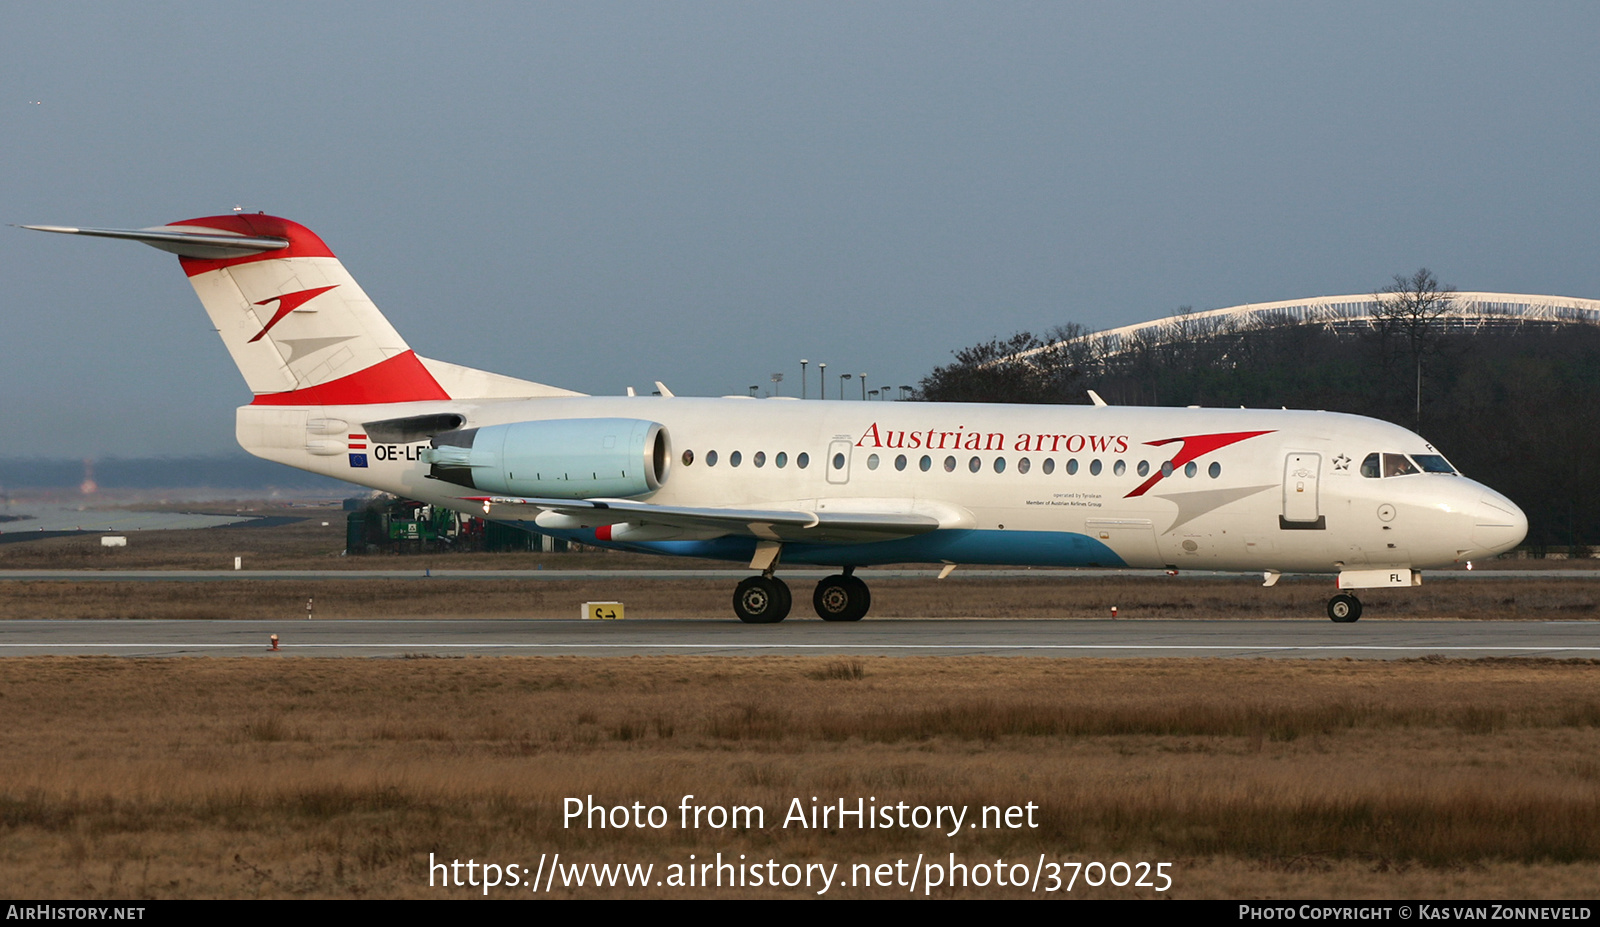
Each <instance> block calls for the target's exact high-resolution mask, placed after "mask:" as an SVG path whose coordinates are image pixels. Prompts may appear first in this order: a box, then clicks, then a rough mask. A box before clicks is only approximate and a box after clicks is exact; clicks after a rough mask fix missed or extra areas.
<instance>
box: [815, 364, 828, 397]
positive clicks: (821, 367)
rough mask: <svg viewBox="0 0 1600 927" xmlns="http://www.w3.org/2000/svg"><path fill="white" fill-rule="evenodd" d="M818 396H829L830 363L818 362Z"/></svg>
mask: <svg viewBox="0 0 1600 927" xmlns="http://www.w3.org/2000/svg"><path fill="white" fill-rule="evenodd" d="M817 398H818V399H827V398H828V365H827V364H822V363H819V364H817Z"/></svg>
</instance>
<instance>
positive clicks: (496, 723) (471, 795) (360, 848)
mask: <svg viewBox="0 0 1600 927" xmlns="http://www.w3.org/2000/svg"><path fill="white" fill-rule="evenodd" d="M300 514H304V511H303V510H301V511H300ZM329 514H335V515H336V513H329ZM322 520H331V521H334V525H331V526H330V527H328V528H323V527H321V525H320V522H321V521H322ZM338 524H339V521H338V519H337V517H335V518H331V519H330V518H328V517H327V515H324V514H320V513H319V514H315V515H313V516H312V518H311V519H310V520H309V521H308V522H300V523H298V524H295V525H286V526H280V527H276V528H231V529H207V530H205V531H191V532H178V531H173V532H151V533H147V534H141V535H135V536H133V537H132V539H131V542H130V547H128V548H127V549H125V550H110V551H107V550H104V549H102V548H100V547H98V542H97V541H96V540H95V539H94V538H92V537H91V538H58V539H54V540H45V541H37V542H30V543H20V544H3V545H0V569H18V568H40V567H56V568H60V567H77V568H95V567H111V568H118V569H128V568H141V567H147V568H157V567H159V568H169V569H170V568H188V569H197V568H198V569H225V568H226V567H227V566H231V561H232V557H233V556H235V555H242V556H245V557H246V564H247V566H249V567H251V568H256V569H264V568H274V567H276V568H283V569H289V568H297V569H305V568H312V569H329V568H343V567H346V566H348V567H358V568H385V569H395V568H401V569H420V567H421V566H422V565H423V564H424V563H425V562H427V558H400V557H363V558H355V557H339V556H337V549H338V548H339V547H341V546H342V543H343V536H342V530H340V529H339V528H338ZM219 561H221V562H219ZM540 563H543V564H545V565H546V568H547V569H559V568H579V567H582V568H592V567H594V566H598V565H613V566H649V567H653V568H654V567H662V566H668V565H671V564H674V563H679V564H680V565H684V566H691V567H692V566H704V565H706V564H700V563H698V562H692V561H682V562H679V561H671V560H656V559H653V558H642V557H641V558H633V557H626V556H621V555H607V554H590V555H578V556H572V555H537V554H518V555H478V556H466V555H455V556H446V555H439V556H438V557H436V558H432V560H431V565H432V566H433V567H434V568H435V569H446V568H450V569H461V568H479V567H482V568H491V569H492V568H499V567H505V568H515V569H531V568H534V566H536V565H537V564H540ZM1041 574H1042V575H1041V576H1040V577H1038V578H1037V579H1027V580H1023V581H1015V582H1010V581H1008V582H1006V583H1003V584H1002V583H995V582H985V581H977V580H971V579H962V578H961V573H960V572H958V573H956V574H955V576H953V577H952V578H950V579H948V580H944V581H942V582H935V581H933V580H931V579H929V580H915V581H913V580H895V581H890V580H878V581H874V583H873V590H874V610H873V617H874V618H893V617H897V616H899V617H1013V618H1014V617H1035V618H1056V617H1098V616H1104V615H1105V614H1106V613H1107V612H1108V611H1109V608H1110V606H1112V605H1117V606H1118V607H1119V610H1120V613H1121V616H1122V617H1124V618H1129V619H1138V618H1182V617H1196V618H1200V617H1216V616H1219V615H1220V616H1229V617H1240V616H1255V617H1263V618H1270V617H1308V616H1316V615H1320V614H1321V608H1322V603H1323V601H1324V600H1325V599H1326V597H1327V595H1328V588H1327V584H1326V583H1324V582H1307V583H1296V582H1290V581H1285V582H1284V583H1282V584H1280V585H1279V586H1278V587H1276V588H1273V589H1262V588H1260V586H1259V585H1257V584H1255V583H1252V582H1246V581H1237V580H1204V581H1198V580H1190V579H1187V578H1180V579H1178V580H1168V579H1166V578H1164V577H1156V578H1147V577H1146V578H1128V579H1104V578H1092V577H1075V576H1073V575H1072V574H1071V573H1070V572H1068V573H1064V574H1063V573H1057V574H1055V575H1048V574H1047V573H1046V571H1041ZM730 585H731V584H730V583H728V582H725V581H708V580H701V579H685V580H678V581H651V582H639V581H631V580H630V581H629V582H628V585H627V587H626V590H625V594H624V595H623V596H622V597H624V598H625V599H626V601H627V602H628V606H629V614H630V615H634V616H638V617H704V616H715V617H724V616H725V614H726V612H727V609H728V603H727V600H728V597H729V587H730ZM801 588H802V587H800V586H796V589H801ZM616 592H617V584H616V583H615V582H611V583H607V582H600V581H594V582H549V581H527V582H519V581H508V580H498V579H494V580H481V581H469V580H445V579H417V580H407V581H400V582H383V581H374V580H360V579H332V580H317V581H309V582H305V583H300V582H290V581H246V580H231V579H229V580H219V581H216V582H206V583H163V582H150V583H143V582H85V583H62V582H27V583H22V582H5V583H0V618H40V617H47V618H58V619H73V618H124V619H141V618H170V617H191V618H230V617H237V618H272V617H303V615H304V604H305V599H306V597H307V596H308V595H314V596H315V597H316V614H317V617H319V618H361V617H379V616H384V617H393V616H403V615H415V616H429V617H440V616H446V615H452V614H460V615H470V616H474V617H517V616H522V617H534V618H539V617H557V618H570V617H572V616H573V613H574V611H575V609H576V606H577V603H579V602H582V601H584V600H585V599H586V598H612V597H617V596H616V595H615V593H616ZM797 598H801V597H799V596H797ZM1363 600H1364V601H1365V602H1366V603H1367V606H1368V609H1369V614H1371V615H1374V616H1378V615H1381V616H1383V617H1385V618H1391V617H1426V618H1434V617H1457V618H1464V619H1504V618H1523V619H1538V618H1593V617H1594V612H1595V608H1596V595H1595V586H1594V584H1592V583H1589V582H1586V581H1582V580H1570V581H1569V580H1540V581H1531V580H1527V579H1517V578H1516V577H1515V575H1514V574H1508V575H1506V576H1503V577H1497V578H1495V579H1494V580H1488V581H1485V580H1481V579H1474V580H1472V581H1470V582H1464V581H1463V582H1433V583H1429V584H1428V585H1425V586H1424V587H1422V588H1421V589H1415V590H1401V591H1399V592H1395V593H1384V592H1378V591H1374V592H1373V593H1371V594H1368V595H1364V596H1363ZM799 614H800V612H799V611H797V616H798V615H799ZM0 717H4V719H5V723H4V724H3V725H0V892H3V893H4V894H6V895H7V896H9V897H24V896H31V897H59V898H85V899H88V898H170V897H222V898H249V897H273V898H279V897H330V898H376V897H381V898H441V897H472V896H480V895H481V889H469V888H443V887H438V886H434V887H430V886H429V884H428V879H429V869H428V865H427V863H428V859H429V854H434V855H435V856H436V857H438V858H441V859H444V860H451V859H455V858H460V859H461V860H463V861H465V860H467V859H469V858H471V859H473V860H475V861H476V862H478V863H484V862H491V863H496V864H498V865H501V866H505V865H508V864H512V863H515V864H517V865H519V866H526V867H529V868H530V869H532V868H535V867H537V866H538V865H539V863H540V860H541V855H542V854H543V855H549V854H554V853H556V852H560V853H561V854H562V863H563V865H569V864H587V863H642V864H651V865H654V866H655V867H656V869H655V870H654V873H655V875H654V876H653V877H652V880H651V881H652V883H653V882H654V881H663V880H664V879H665V878H666V870H665V868H664V867H668V866H671V865H674V864H676V865H678V866H680V867H681V866H682V865H684V864H686V863H688V862H689V861H690V860H689V857H690V855H691V854H693V855H694V856H695V858H696V859H695V861H696V862H704V861H705V860H706V859H707V857H708V856H709V857H713V858H714V857H715V854H716V853H718V852H721V853H722V854H723V858H724V859H725V860H727V859H737V857H738V856H739V855H740V854H744V855H745V857H746V862H754V861H759V862H762V863H765V861H767V860H769V859H771V860H776V861H777V864H778V865H779V866H782V865H784V864H791V863H792V864H797V865H804V864H819V863H820V864H830V863H837V864H839V870H838V871H837V875H836V876H835V878H836V884H835V885H834V886H833V888H831V889H830V890H829V892H828V895H829V896H830V897H838V896H843V897H863V896H865V897H903V896H908V895H909V892H908V890H907V888H905V887H875V888H867V887H853V886H851V885H850V884H849V880H850V878H851V875H852V872H853V870H852V866H853V865H855V864H871V865H874V866H876V865H881V864H892V863H894V862H896V861H897V860H902V859H903V860H905V861H906V862H907V863H910V862H911V861H913V860H915V859H916V858H917V856H918V855H919V854H924V855H925V856H926V857H927V858H928V859H938V860H940V861H947V860H948V857H949V854H950V853H955V854H956V856H957V861H958V862H964V863H969V864H975V863H981V862H987V863H989V864H991V865H992V863H993V862H994V861H995V860H997V859H1004V860H1005V861H1006V863H1007V864H1008V865H1011V864H1014V863H1018V862H1026V863H1028V864H1029V865H1030V866H1034V865H1036V864H1037V862H1038V860H1039V859H1040V857H1041V855H1043V857H1044V859H1045V860H1046V861H1079V862H1087V861H1092V860H1097V861H1101V862H1104V863H1111V862H1114V861H1117V860H1123V861H1130V862H1137V861H1149V862H1169V863H1171V864H1172V865H1171V866H1170V867H1168V871H1169V872H1170V873H1171V875H1172V877H1173V886H1172V889H1171V890H1170V891H1169V892H1165V893H1161V892H1156V891H1154V890H1153V889H1151V888H1148V887H1147V888H1138V887H1133V886H1128V887H1120V888H1119V887H1114V886H1109V885H1108V886H1102V887H1099V888H1093V887H1088V886H1086V885H1084V884H1083V883H1082V882H1081V881H1080V882H1079V883H1078V884H1077V885H1076V886H1075V888H1074V889H1073V891H1072V893H1071V894H1072V896H1074V897H1112V898H1132V897H1160V896H1162V895H1166V896H1170V897H1183V898H1306V897H1321V898H1393V897H1415V898H1430V899H1443V898H1484V897H1497V898H1541V899H1543V898H1592V897H1594V896H1595V895H1596V894H1597V893H1600V865H1597V864H1600V665H1596V664H1595V663H1591V662H1582V661H1565V662H1560V661H1538V660H1479V661H1443V660H1420V661H1350V660H1328V661H1303V662H1295V661H1278V660H1273V661H1246V660H1236V661H1207V660H1167V661H1156V660H1081V659H1074V660H1057V659H991V658H954V659H933V658H860V659H826V658H817V659H806V658H694V657H682V658H666V657H663V658H613V659H598V658H479V659H409V660H408V659H398V660H317V659H299V658H285V659H282V660H271V661H265V660H227V659H171V660H131V659H116V658H66V657H63V658H13V659H5V660H0ZM691 794H692V795H694V796H695V799H694V802H695V803H697V804H704V805H746V806H759V807H761V808H763V809H764V811H765V813H766V820H765V822H764V825H765V826H761V827H745V828H741V829H720V830H718V829H712V828H710V827H703V828H700V829H698V830H697V829H692V828H683V827H679V826H677V819H676V814H677V811H676V809H677V808H678V805H679V803H680V802H681V801H682V799H683V796H685V795H691ZM590 795H592V796H594V800H595V801H596V802H598V803H601V804H604V805H618V804H625V805H632V804H633V803H634V802H641V803H643V805H645V806H649V805H661V806H663V807H664V808H667V809H671V810H672V814H673V820H672V823H671V824H670V825H669V826H666V827H663V828H661V829H659V830H657V829H650V828H644V829H639V828H624V829H612V828H605V829H592V830H591V829H581V828H577V829H575V828H567V827H563V819H562V807H563V806H562V803H563V800H564V799H566V798H568V797H578V798H582V797H584V796H590ZM813 797H815V798H816V799H818V800H819V802H822V803H828V802H837V801H838V800H839V799H841V798H842V799H846V800H847V801H849V802H852V803H853V802H854V801H855V800H857V799H861V798H867V799H875V800H876V801H877V803H878V804H879V805H886V804H894V803H897V802H902V801H903V802H905V803H907V804H909V805H953V806H959V807H966V808H969V809H971V814H972V816H974V817H975V816H976V815H977V814H978V813H979V811H978V809H979V808H981V807H982V806H996V807H1010V806H1021V805H1024V804H1026V803H1028V802H1032V803H1033V804H1035V805H1037V807H1038V811H1037V815H1038V816H1037V826H1035V827H1022V828H1018V829H1006V828H991V829H984V830H968V831H962V832H960V833H959V834H957V835H956V836H954V837H946V836H944V835H943V834H942V833H936V832H934V831H932V830H926V831H924V830H903V829H884V830H866V831H858V830H856V829H854V828H848V827H847V828H843V829H840V828H837V827H836V828H832V829H829V830H811V829H801V828H798V827H784V826H782V820H783V815H784V811H785V810H786V808H787V807H788V803H789V802H790V801H791V800H792V799H795V798H799V799H800V800H801V801H802V802H803V803H809V802H810V801H811V800H812V798H813ZM814 890H815V889H814V888H813V889H811V890H807V889H805V888H778V889H770V888H752V887H748V886H747V887H744V888H720V889H719V888H711V889H706V888H678V887H673V886H670V885H663V886H659V887H658V886H656V885H654V884H650V885H648V886H646V887H643V888H627V887H614V888H604V889H602V888H596V887H594V886H593V885H592V884H591V885H589V886H587V887H584V888H581V889H579V888H569V889H565V890H563V889H562V888H561V886H560V884H559V883H557V884H556V885H555V887H554V891H553V892H552V894H554V895H556V896H560V897H574V898H590V897H647V896H648V897H689V896H710V897H806V896H808V895H809V893H810V891H814ZM920 893H921V892H919V894H920ZM490 894H491V897H518V896H522V895H529V896H531V895H532V893H531V892H529V891H528V889H527V888H526V887H521V888H517V889H512V888H509V887H501V888H497V889H495V890H493V891H491V893H490ZM932 894H933V896H934V897H969V898H988V897H1015V896H1020V895H1027V894H1028V893H1027V892H1026V891H1025V890H1022V889H1017V888H1010V887H999V886H997V885H995V884H993V883H992V882H991V883H990V884H988V885H986V886H983V887H976V886H968V887H966V888H958V889H951V888H948V887H944V888H936V889H933V890H932Z"/></svg>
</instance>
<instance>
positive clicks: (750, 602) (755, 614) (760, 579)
mask: <svg viewBox="0 0 1600 927" xmlns="http://www.w3.org/2000/svg"><path fill="white" fill-rule="evenodd" d="M793 604H794V597H793V596H792V595H790V593H789V584H788V583H785V582H784V581H783V580H781V579H778V578H777V577H775V576H765V575H763V576H752V577H750V578H748V579H746V580H744V581H743V582H741V583H739V585H738V587H737V588H735V589H734V590H733V611H734V614H736V615H738V616H739V620H740V621H743V622H744V623H745V624H777V623H778V622H780V621H782V620H783V619H784V618H787V617H788V616H789V607H790V606H791V605H793Z"/></svg>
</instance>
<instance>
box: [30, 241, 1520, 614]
mask: <svg viewBox="0 0 1600 927" xmlns="http://www.w3.org/2000/svg"><path fill="white" fill-rule="evenodd" d="M27 228H33V229H38V230H40V231H47V232H65V233H69V234H76V235H93V236H101V237H109V238H125V239H131V240H134V241H142V242H144V243H146V244H149V245H152V246H154V247H156V248H160V249H162V250H165V251H170V252H173V253H175V254H177V255H178V256H179V259H180V263H181V264H182V266H183V270H184V272H185V273H186V274H187V275H188V277H189V282H190V283H192V284H193V285H194V288H195V292H196V293H198V294H199V296H200V301H201V302H202V303H203V304H204V305H205V308H206V311H207V312H208V313H210V315H211V319H212V321H213V322H214V323H215V325H216V328H217V330H218V331H219V332H220V333H221V335H222V340H223V342H224V343H225V344H226V345H227V347H228V350H229V351H230V352H232V354H233V359H234V361H235V362H236V363H237V364H238V366H239V370H240V371H241V372H242V373H243V374H244V378H245V381H246V383H247V384H248V385H249V387H250V391H251V392H252V393H254V394H255V398H254V399H253V400H252V401H251V402H250V404H249V405H246V406H242V407H240V409H239V411H238V439H239V443H240V445H242V446H243V447H244V449H245V450H247V451H249V452H250V453H252V454H255V455H256V456H258V457H264V458H266V459H268V460H275V461H278V462H280V463H285V464H288V465H289V466H292V467H299V468H301V469H303V470H309V471H312V472H314V473H321V474H325V475H327V476H332V477H337V478H339V479H342V480H348V481H350V482H353V483H359V484H362V485H364V486H371V487H375V488H378V489H382V490H385V491H387V492H391V493H395V494H397V495H400V496H404V497H408V498H411V499H417V500H421V501H424V502H428V503H431V504H434V505H442V506H446V507H448V508H452V509H455V510H457V511H462V512H473V513H476V514H484V515H486V516H488V517H490V518H493V519H495V520H498V521H503V522H509V523H513V524H516V525H518V526H520V527H523V528H526V529H527V530H529V531H535V532H539V533H542V534H548V535H553V536H556V537H561V538H568V539H571V540H576V541H581V542H583V543H586V544H596V545H600V546H603V547H613V548H620V549H626V550H637V551H647V552H651V553H657V554H668V555H676V556H686V557H708V558H714V559H722V560H737V561H740V562H746V563H748V564H749V566H750V569H751V570H754V571H756V573H755V575H752V576H750V577H749V578H747V579H745V580H744V581H743V582H741V583H739V585H738V588H737V590H736V591H735V593H734V598H733V607H734V611H735V612H736V613H737V614H738V616H739V618H740V620H742V621H746V622H753V623H767V622H775V621H782V620H783V618H784V617H785V616H787V615H788V613H789V609H790V592H789V587H788V586H787V585H786V584H785V583H784V582H783V581H782V580H780V579H779V578H778V577H777V575H776V572H777V570H778V568H779V565H780V562H781V563H782V564H783V565H790V564H821V565H828V566H836V567H839V568H840V572H839V573H837V574H835V575H832V576H829V577H827V578H826V579H823V580H822V581H821V582H819V583H818V584H817V586H816V590H815V592H814V594H813V595H812V603H813V605H814V606H815V608H816V612H817V614H818V615H820V616H821V617H822V618H823V619H824V620H828V621H856V620H858V619H860V618H861V617H862V616H864V615H865V614H866V613H867V609H868V607H869V604H870V594H869V592H868V590H867V586H866V584H865V583H863V582H862V581H861V579H860V578H859V577H857V576H855V575H853V573H854V570H855V568H856V567H860V566H867V565H870V564H882V563H906V562H921V563H940V564H946V565H947V566H946V573H948V571H949V569H952V568H953V567H954V565H956V564H1028V565H1036V566H1099V567H1129V568H1138V569H1144V568H1154V569H1162V568H1165V569H1168V570H1248V571H1261V572H1262V573H1263V574H1264V577H1265V582H1266V585H1269V586H1270V585H1272V584H1273V583H1274V582H1276V581H1277V578H1278V576H1279V575H1280V574H1281V573H1283V572H1288V571H1293V572H1307V573H1327V574H1333V575H1335V576H1336V577H1337V587H1338V589H1339V590H1340V592H1339V593H1338V594H1337V595H1334V596H1333V598H1332V599H1331V600H1329V602H1328V615H1329V617H1330V618H1332V619H1333V620H1334V621H1341V622H1348V621H1355V620H1356V619H1357V618H1359V617H1360V615H1361V603H1360V602H1359V601H1358V600H1357V599H1356V597H1355V596H1354V595H1352V594H1351V593H1350V592H1348V591H1346V590H1351V589H1361V588H1371V587H1380V586H1412V585H1418V584H1420V583H1421V575H1420V574H1419V573H1418V572H1417V571H1418V570H1421V569H1426V568H1437V567H1443V566H1447V565H1449V564H1452V563H1457V562H1461V561H1467V560H1470V559H1472V558H1482V557H1488V556H1491V555H1494V554H1497V553H1500V552H1502V551H1505V550H1509V549H1510V548H1512V547H1514V546H1516V545H1517V544H1518V543H1520V542H1521V541H1522V538H1523V536H1524V535H1525V534H1526V532H1527V526H1528V522H1527V517H1526V516H1525V515H1524V514H1523V513H1522V511H1521V510H1520V509H1519V508H1517V506H1516V505H1515V504H1513V503H1512V502H1511V501H1510V500H1508V499H1506V498H1505V497H1504V496H1502V495H1500V494H1499V493H1497V492H1495V491H1494V490H1492V489H1489V488H1488V487H1486V486H1484V485H1483V484H1481V483H1477V482H1474V481H1473V480H1470V479H1467V478H1466V477H1464V476H1462V475H1460V474H1459V473H1457V472H1456V470H1455V468H1454V467H1452V466H1451V465H1450V463H1449V462H1448V461H1446V460H1445V459H1444V457H1442V456H1441V455H1440V454H1439V453H1438V452H1437V451H1435V450H1434V448H1433V447H1432V446H1431V445H1429V444H1428V443H1427V442H1426V441H1424V440H1422V438H1420V437H1418V436H1417V435H1415V434H1412V433H1411V432H1409V431H1407V430H1406V429H1404V428H1400V427H1398V426H1396V425H1391V424H1388V423H1385V422H1380V421H1376V420H1373V419H1369V418H1362V417H1360V416H1355V415H1344V414H1338V413H1331V412H1294V411H1271V410H1260V409H1200V408H1189V409H1161V408H1137V407H1120V406H1119V407H1113V406H1106V405H1104V404H1096V405H1093V406H1070V405H1060V406H1037V405H981V404H948V403H916V402H901V403H866V402H861V403H853V402H801V401H794V400H780V399H768V400H759V399H750V398H745V397H739V398H728V399H691V398H679V397H675V396H673V395H672V394H671V392H670V391H669V390H667V389H666V388H665V387H661V388H660V393H661V395H660V396H648V397H647V396H633V395H629V396H616V397H601V396H586V395H583V394H581V393H575V392H572V391H570V390H564V389H559V388H556V387H552V386H546V385H543V384H540V383H533V382H529V381H526V380H519V379H514V378H511V377H504V376H499V375H497V374H492V373H487V372H485V371H481V370H475V369H472V368H469V367H461V366H457V365H455V364H449V363H445V362H443V361H436V360H429V359H427V358H423V357H419V356H418V355H416V354H415V353H413V352H412V350H411V348H410V347H409V346H408V345H407V344H406V342H405V340H404V339H403V338H401V337H400V335H399V334H398V333H397V332H396V331H395V330H394V328H393V327H391V326H390V325H389V323H388V321H387V320H386V319H385V318H384V317H383V315H382V314H381V313H380V312H379V311H378V309H377V307H376V306H374V305H373V304H372V302H371V300H369V299H368V298H367V296H366V294H365V293H363V292H362V291H361V288H360V286H358V285H357V284H356V282H355V280H354V279H353V278H352V277H351V276H350V274H349V273H348V272H346V271H345V268H344V265H342V264H341V263H340V262H339V260H338V259H337V258H335V257H334V255H333V252H332V251H330V250H328V247H327V246H326V245H324V244H323V243H322V240H321V239H319V238H318V237H317V236H316V235H314V234H313V233H312V232H310V231H309V230H308V229H306V228H304V227H303V226H300V225H298V224H296V223H294V222H290V221H287V220H284V219H279V218H275V217H272V216H266V215H242V214H234V215H225V216H213V217H209V218H204V219H191V220H188V221H185V222H179V223H176V224H173V225H166V226H158V227H155V228H148V229H137V230H133V229H86V228H63V227H58V226H27ZM658 386H659V384H658ZM630 392H631V391H630ZM941 575H944V574H941Z"/></svg>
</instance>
